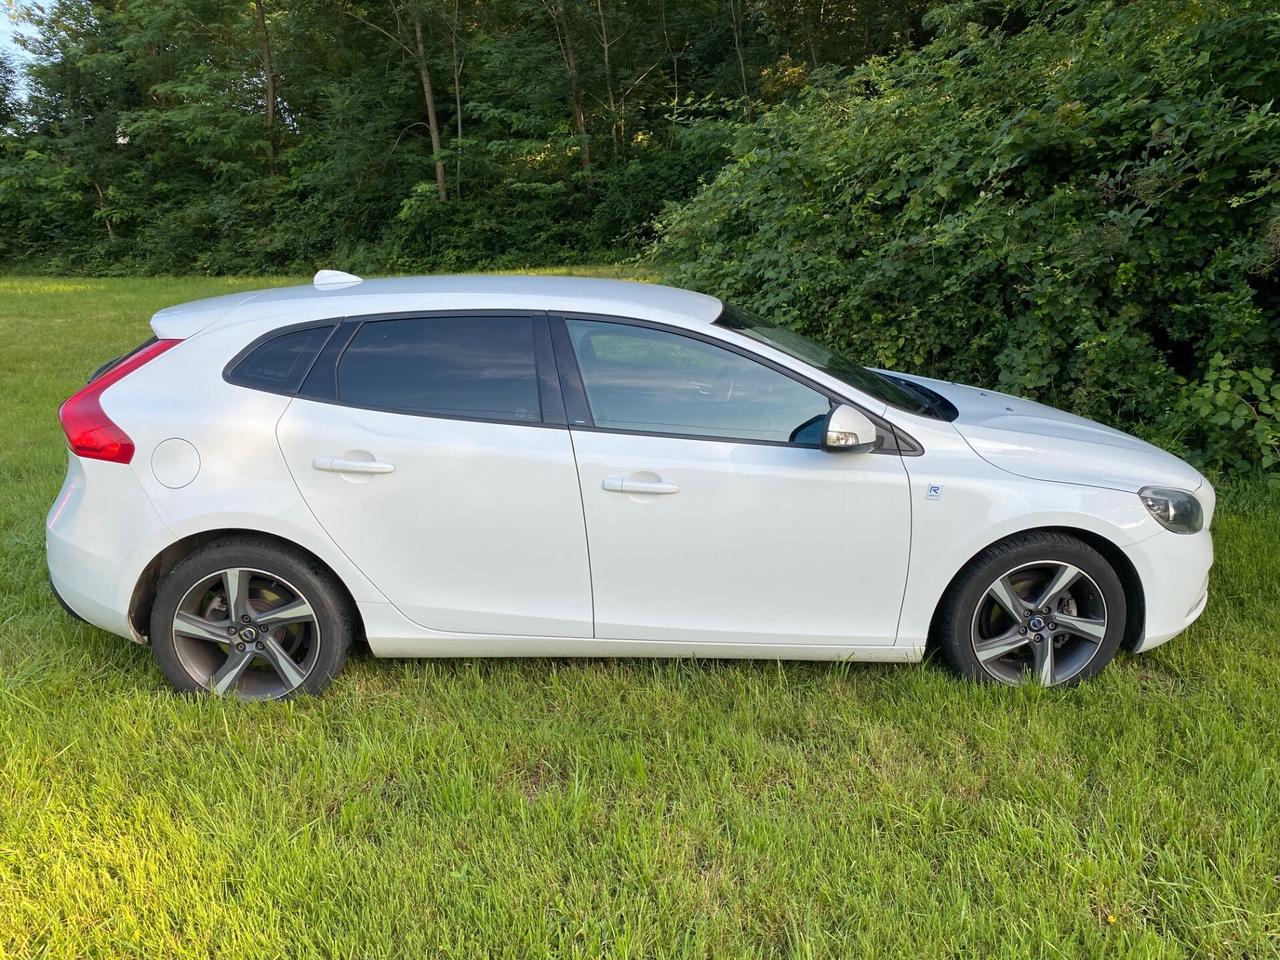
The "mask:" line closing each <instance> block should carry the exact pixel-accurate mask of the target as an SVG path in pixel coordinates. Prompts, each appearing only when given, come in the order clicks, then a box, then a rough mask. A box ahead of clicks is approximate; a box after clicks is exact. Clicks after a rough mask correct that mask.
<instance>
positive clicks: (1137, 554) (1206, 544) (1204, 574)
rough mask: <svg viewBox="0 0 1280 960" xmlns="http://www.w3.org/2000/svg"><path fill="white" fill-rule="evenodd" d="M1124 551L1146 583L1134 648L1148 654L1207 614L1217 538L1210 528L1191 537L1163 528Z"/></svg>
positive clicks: (1143, 585)
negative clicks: (1140, 632) (1148, 651)
mask: <svg viewBox="0 0 1280 960" xmlns="http://www.w3.org/2000/svg"><path fill="white" fill-rule="evenodd" d="M1124 552H1125V555H1126V556H1128V558H1129V560H1130V561H1131V562H1132V563H1133V566H1134V569H1136V570H1137V571H1138V577H1139V578H1140V579H1141V581H1142V592H1143V599H1144V601H1145V617H1144V620H1143V630H1142V635H1141V636H1140V637H1139V638H1138V641H1137V643H1136V644H1135V645H1134V647H1133V650H1134V652H1135V653H1143V652H1145V651H1147V650H1152V649H1154V648H1156V647H1158V646H1160V644H1162V643H1164V642H1166V641H1167V640H1170V639H1172V638H1173V637H1176V636H1177V635H1178V634H1180V633H1181V632H1182V631H1183V630H1185V629H1187V627H1189V626H1191V624H1192V623H1194V622H1195V620H1196V618H1197V617H1199V616H1200V614H1202V613H1203V612H1204V608H1205V606H1206V605H1207V604H1208V602H1209V568H1210V567H1212V566H1213V536H1212V535H1211V534H1210V533H1209V530H1208V529H1207V528H1206V529H1204V530H1201V531H1200V532H1199V533H1194V534H1190V535H1183V534H1177V533H1169V532H1167V531H1161V532H1160V533H1157V534H1155V535H1154V536H1151V537H1148V538H1147V539H1145V540H1141V541H1139V542H1138V543H1135V544H1133V545H1131V546H1129V547H1126V548H1125V551H1124Z"/></svg>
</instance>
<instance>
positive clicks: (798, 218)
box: [653, 0, 1280, 471]
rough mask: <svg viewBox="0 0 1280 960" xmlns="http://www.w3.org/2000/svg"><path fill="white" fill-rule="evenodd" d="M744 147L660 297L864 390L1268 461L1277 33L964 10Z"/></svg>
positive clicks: (683, 216)
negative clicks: (793, 350)
mask: <svg viewBox="0 0 1280 960" xmlns="http://www.w3.org/2000/svg"><path fill="white" fill-rule="evenodd" d="M931 26H932V27H933V28H934V29H936V30H937V31H938V33H937V37H936V39H935V40H933V41H932V42H931V43H929V44H928V45H927V46H925V47H923V48H921V49H919V50H915V51H904V52H903V53H902V54H900V55H898V56H896V57H894V58H892V59H887V60H876V61H872V62H871V63H869V64H867V65H866V66H864V67H862V68H859V69H857V70H856V71H854V72H852V73H851V74H849V75H848V76H846V77H845V78H843V79H842V80H839V81H836V82H834V83H829V84H827V85H825V86H824V87H822V88H819V89H812V90H810V91H809V92H808V93H807V94H805V95H804V96H803V97H802V98H801V99H800V100H799V101H797V102H796V103H793V104H784V105H781V106H779V107H776V108H774V109H773V110H772V111H770V112H768V113H767V114H765V115H763V116H762V117H761V118H760V119H759V120H758V121H757V122H756V123H754V124H752V125H750V126H748V127H745V128H744V129H743V130H741V131H740V132H739V135H738V138H737V142H736V144H735V145H734V160H733V162H732V163H731V164H730V165H729V166H727V167H725V168H724V169H723V171H722V172H721V173H720V174H719V175H718V176H717V177H716V179H715V180H714V181H713V182H712V183H711V184H710V185H709V186H708V187H707V188H706V189H704V190H703V191H702V192H701V193H699V194H698V195H697V196H696V197H695V198H694V199H693V200H691V201H690V202H688V203H686V204H684V205H682V206H679V207H675V208H673V209H671V210H669V211H668V212H667V213H666V214H665V215H664V217H663V219H662V221H661V223H660V225H659V227H660V239H659V241H658V243H657V244H656V245H655V247H654V249H653V255H654V257H655V259H657V260H658V261H659V262H660V263H664V264H668V266H666V267H665V268H664V270H665V273H666V276H667V277H668V279H670V280H672V281H674V282H677V283H681V284H684V285H688V286H694V287H698V288H701V289H704V290H707V291H708V292H714V293H717V294H720V295H722V296H724V297H726V298H728V299H732V300H736V301H739V302H741V303H743V304H744V305H748V306H751V307H754V308H756V309H758V310H760V311H762V312H766V313H769V314H772V315H774V316H776V317H779V318H782V319H784V320H786V321H787V322H789V323H791V324H792V325H794V326H796V327H797V328H801V329H803V330H805V331H806V332H808V333H810V334H814V335H816V336H818V337H819V338H821V339H823V340H825V341H827V342H828V343H830V344H831V345H833V346H835V347H838V348H842V349H845V350H847V351H849V352H851V353H853V354H854V355H856V356H860V357H861V358H863V359H864V360H865V361H866V362H868V363H872V364H875V365H881V366H887V367H897V368H900V369H908V370H915V371H918V372H921V373H924V374H928V375H932V376H937V377H944V378H953V379H957V380H964V381H967V382H973V383H980V384H986V385H990V386H994V387H997V388H999V389H1003V390H1007V391H1011V392H1015V393H1021V394H1026V395H1030V396H1033V397H1036V398H1039V399H1043V400H1045V401H1046V402H1049V403H1053V404H1056V405H1060V406H1063V407H1066V408H1068V409H1071V410H1074V411H1076V412H1078V413H1080V414H1082V415H1085V416H1089V417H1093V418H1096V419H1100V420H1104V421H1110V422H1113V423H1116V424H1117V425H1120V426H1122V427H1125V428H1128V429H1131V430H1134V431H1136V432H1138V433H1139V434H1142V435H1145V436H1148V437H1150V438H1152V439H1155V440H1158V441H1160V442H1163V443H1165V444H1166V445H1168V446H1170V447H1172V448H1173V449H1176V450H1177V451H1178V452H1181V453H1184V454H1186V455H1188V456H1191V457H1193V458H1195V459H1197V460H1198V461H1199V462H1200V463H1201V464H1202V465H1203V466H1205V467H1206V468H1226V469H1229V470H1232V471H1253V470H1270V469H1272V468H1273V467H1274V465H1275V463H1276V461H1277V460H1278V459H1280V448H1278V447H1277V444H1278V442H1280V419H1278V418H1277V411H1276V404H1277V403H1280V400H1278V399H1277V394H1278V393H1280V388H1277V387H1276V386H1275V381H1274V380H1273V379H1272V378H1273V370H1274V369H1275V368H1277V367H1280V363H1277V358H1278V354H1280V323H1277V320H1278V319H1280V318H1278V313H1280V310H1278V307H1280V285H1278V283H1277V281H1278V280H1280V267H1278V264H1280V177H1278V176H1277V164H1278V162H1280V115H1278V114H1277V112H1276V103H1275V100H1276V97H1277V94H1278V93H1280V12H1277V11H1276V10H1275V8H1274V6H1273V5H1272V4H1271V3H1265V2H1252V0H1239V2H1235V3H1226V2H1218V3H1214V2H1194V0H1137V2H1132V3H1122V2H1105V3H1089V2H1082V3H1067V4H1063V3H1043V2H1016V3H1013V4H1011V5H1005V6H1001V5H981V4H959V5H953V6H949V7H943V8H940V9H939V10H937V11H935V13H934V14H933V17H932V23H931Z"/></svg>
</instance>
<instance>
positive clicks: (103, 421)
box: [58, 340, 182, 463]
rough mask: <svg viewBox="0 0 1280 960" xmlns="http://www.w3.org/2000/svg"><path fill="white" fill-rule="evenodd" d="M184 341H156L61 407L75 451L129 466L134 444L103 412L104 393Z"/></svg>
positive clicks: (103, 375)
mask: <svg viewBox="0 0 1280 960" xmlns="http://www.w3.org/2000/svg"><path fill="white" fill-rule="evenodd" d="M181 342H182V341H181V340H154V341H152V342H151V343H148V344H147V345H146V346H145V347H143V348H142V349H140V350H136V351H134V352H133V353H131V354H129V356H127V357H125V358H124V359H123V360H121V361H120V362H119V363H117V364H116V365H115V366H114V367H111V368H110V369H109V370H107V371H106V372H105V373H103V374H101V375H100V376H99V377H97V379H95V380H92V381H91V382H90V383H89V384H88V385H87V386H86V387H85V388H84V389H83V390H81V391H80V392H79V393H77V394H75V395H74V396H72V397H71V398H70V399H69V400H67V402H66V403H64V404H63V405H62V406H61V407H59V408H58V421H59V422H60V423H61V424H62V432H63V433H65V434H66V435H67V443H69V444H70V445H71V452H72V453H74V454H75V455H76V456H78V457H88V458H89V459H91V460H110V461H111V462H112V463H128V462H129V461H130V460H132V459H133V441H132V440H130V439H129V435H128V434H127V433H125V432H124V431H123V430H121V429H120V428H119V427H118V426H116V424H115V423H113V422H112V420H111V418H110V417H108V416H107V415H106V413H105V412H104V411H103V409H102V404H101V403H100V402H99V398H101V396H102V391H104V390H106V389H107V387H109V386H111V385H112V384H113V383H118V382H119V381H121V380H123V379H124V378H125V377H127V376H128V375H129V374H131V373H133V371H135V370H137V369H138V368H139V367H140V366H142V365H143V364H144V363H146V362H147V361H149V360H154V359H155V358H156V357H158V356H160V354H162V353H164V352H165V351H166V350H168V349H169V348H170V347H176V346H177V345H178V344H180V343H181Z"/></svg>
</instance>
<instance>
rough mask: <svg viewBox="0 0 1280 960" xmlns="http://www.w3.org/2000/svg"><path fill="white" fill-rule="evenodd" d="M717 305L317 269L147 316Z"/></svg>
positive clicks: (536, 280)
mask: <svg viewBox="0 0 1280 960" xmlns="http://www.w3.org/2000/svg"><path fill="white" fill-rule="evenodd" d="M723 307H724V305H723V304H722V303H721V302H720V301H719V300H717V299H716V298H715V297H709V296H706V295H704V294H701V293H694V292H693V291H691V290H681V289H678V288H676V287H664V286H660V285H658V284H654V283H639V282H635V281H629V280H606V279H600V278H596V277H560V276H510V275H490V274H463V275H457V276H425V277H394V278H388V279H382V280H361V279H360V278H359V277H353V276H350V275H348V274H337V273H332V272H329V271H322V272H321V273H319V274H317V275H316V281H315V282H313V283H310V284H305V285H299V286H291V287H274V288H271V289H267V290H257V291H246V292H243V293H233V294H227V295H225V296H221V297H211V298H209V299H206V300H195V301H192V302H190V303H184V304H179V305H177V306H173V307H166V308H165V309H163V310H160V311H159V312H157V313H156V314H155V315H154V316H153V317H152V318H151V326H152V329H153V330H154V331H155V334H156V336H157V337H160V338H162V339H169V338H172V339H185V338H187V337H190V336H193V335H195V334H196V333H198V332H200V331H201V330H204V329H206V328H208V327H211V326H214V325H215V324H216V325H217V326H219V327H225V326H230V325H238V324H241V323H254V324H255V325H258V326H261V325H262V324H261V321H263V320H267V319H270V320H272V321H274V322H273V323H272V324H271V325H270V326H271V327H275V326H286V325H288V324H292V323H300V322H305V321H308V320H320V319H330V318H334V317H348V316H369V315H376V314H381V313H400V312H406V311H415V310H421V311H434V310H550V311H563V312H565V313H594V314H600V315H604V316H622V317H629V318H635V319H640V320H656V321H660V322H665V323H670V324H673V325H676V326H685V327H697V326H705V325H706V324H709V323H711V322H712V321H713V320H715V319H716V318H717V317H718V316H719V315H720V312H721V310H722V309H723Z"/></svg>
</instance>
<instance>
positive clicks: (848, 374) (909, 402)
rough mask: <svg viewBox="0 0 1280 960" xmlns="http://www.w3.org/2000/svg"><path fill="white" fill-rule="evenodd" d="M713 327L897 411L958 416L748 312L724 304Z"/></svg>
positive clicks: (908, 386) (940, 401)
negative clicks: (787, 357)
mask: <svg viewBox="0 0 1280 960" xmlns="http://www.w3.org/2000/svg"><path fill="white" fill-rule="evenodd" d="M716 323H717V324H719V325H721V326H724V327H728V328H729V329H730V330H737V331H738V332H739V333H743V334H746V335H747V336H748V337H751V338H753V339H755V340H759V341H760V342H761V343H767V344H769V346H771V347H775V348H777V349H778V350H781V351H782V352H783V353H787V354H790V355H791V356H793V357H795V358H796V359H797V360H803V361H804V362H805V363H807V364H810V365H811V366H814V367H817V368H818V369H819V370H821V371H822V372H823V373H826V374H829V375H831V376H833V377H835V378H836V379H837V380H843V381H844V382H845V383H847V384H849V386H851V387H854V388H855V389H858V390H861V391H862V392H863V393H868V394H870V395H871V396H873V397H875V398H876V399H877V400H883V401H884V402H885V403H887V404H890V405H891V406H895V407H897V408H899V409H900V410H906V411H908V412H909V413H916V414H920V415H921V416H925V417H935V418H938V419H942V420H954V419H955V418H956V417H957V416H959V411H957V410H956V408H955V406H953V405H952V403H951V401H950V400H947V399H946V398H945V397H943V396H941V395H940V394H938V393H935V392H934V391H932V390H930V389H929V388H928V387H925V386H922V385H920V384H917V383H913V382H912V381H910V380H906V379H904V378H902V377H894V376H890V375H889V374H884V373H878V372H876V371H875V370H868V369H867V368H866V367H864V366H861V365H859V364H857V363H854V362H853V361H852V360H850V359H849V358H848V357H846V356H843V355H841V354H839V353H836V352H835V351H834V350H831V349H828V348H827V347H824V346H823V345H822V344H820V343H818V342H817V341H816V340H811V339H809V338H808V337H806V336H804V335H803V334H800V333H797V332H796V331H795V330H792V329H790V328H789V327H784V326H782V325H780V324H777V323H772V322H770V321H768V320H765V319H764V318H763V317H759V316H756V315H755V314H754V313H752V312H751V311H749V310H743V309H742V308H741V307H735V306H732V305H729V304H726V305H725V308H724V312H723V313H722V314H721V315H720V317H719V319H717V320H716Z"/></svg>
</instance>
